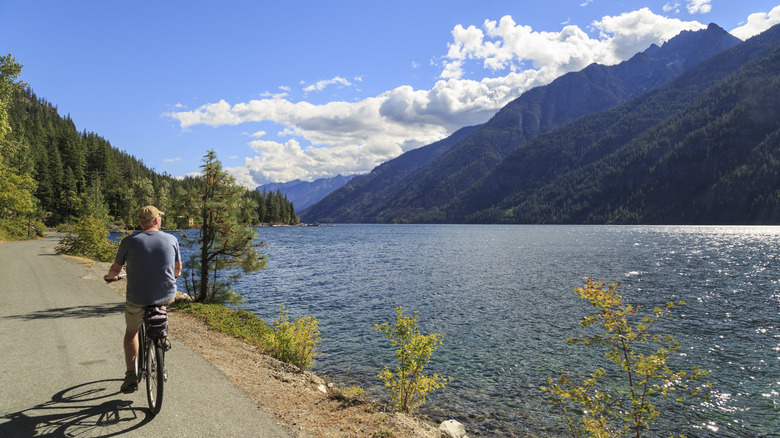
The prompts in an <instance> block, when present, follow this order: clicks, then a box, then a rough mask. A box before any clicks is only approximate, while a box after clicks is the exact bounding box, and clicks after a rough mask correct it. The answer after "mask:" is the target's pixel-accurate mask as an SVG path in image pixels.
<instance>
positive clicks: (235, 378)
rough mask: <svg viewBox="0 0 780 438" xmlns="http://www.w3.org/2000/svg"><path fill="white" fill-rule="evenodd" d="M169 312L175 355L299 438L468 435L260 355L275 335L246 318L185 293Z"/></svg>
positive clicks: (83, 261) (92, 275) (103, 265)
mask: <svg viewBox="0 0 780 438" xmlns="http://www.w3.org/2000/svg"><path fill="white" fill-rule="evenodd" d="M61 257H65V258H67V259H70V260H72V261H74V262H75V263H77V264H79V265H81V266H82V267H83V268H85V269H87V271H89V275H87V276H86V277H85V278H86V279H91V280H94V281H99V282H100V283H104V282H103V281H102V276H103V274H104V273H105V271H107V270H108V265H109V263H107V262H100V261H95V260H92V259H88V258H84V257H79V256H72V255H61ZM104 284H105V283H104ZM107 287H108V288H110V289H112V290H113V291H114V292H116V293H118V294H122V295H123V294H124V293H125V287H126V285H125V283H124V282H115V283H110V284H107ZM170 310H171V312H170V315H171V324H170V326H171V334H170V338H171V339H172V340H173V341H174V348H176V347H175V343H176V342H181V343H183V344H186V345H187V346H189V347H190V348H192V349H193V350H194V351H195V352H197V353H199V354H200V355H201V356H203V357H204V358H205V359H206V360H208V361H209V362H211V363H212V364H213V365H214V366H215V367H216V368H218V369H219V370H220V371H221V372H222V373H223V374H225V375H226V376H227V377H228V378H229V379H230V380H231V382H232V383H233V384H234V385H236V386H237V387H238V388H240V389H241V390H243V391H244V392H246V393H247V394H248V395H249V396H250V398H251V399H252V401H253V402H255V404H256V405H257V406H258V407H260V408H261V409H263V410H264V411H265V412H266V413H268V414H269V415H271V416H273V417H274V419H275V420H276V421H277V422H279V423H280V424H281V425H283V426H285V427H286V428H288V429H289V430H290V431H291V433H292V434H293V435H294V436H297V437H317V438H336V437H410V438H434V437H435V438H438V437H442V436H446V437H459V438H462V437H465V429H464V428H463V426H462V425H460V424H459V423H457V422H454V421H451V420H448V421H445V422H444V423H442V425H440V426H437V425H435V424H433V423H432V422H431V421H429V420H427V419H425V418H422V417H418V416H412V415H407V414H405V413H402V412H399V411H397V410H395V409H394V408H393V407H392V406H390V405H389V404H388V403H385V402H382V401H379V400H374V399H371V398H369V397H368V396H367V395H366V394H365V392H364V390H363V389H362V388H360V387H359V386H354V385H352V384H350V382H346V381H342V379H339V378H333V379H331V378H330V377H328V376H326V377H321V376H317V375H316V374H314V373H311V372H308V371H303V372H302V371H301V370H300V369H299V368H298V367H296V366H294V365H291V364H289V363H285V362H282V361H279V360H277V359H274V358H273V357H271V356H270V355H269V354H268V353H267V352H266V351H264V349H263V348H262V342H263V341H262V336H263V334H267V333H268V332H270V331H271V330H272V329H271V327H270V326H269V324H268V323H266V322H265V321H263V320H262V319H261V318H260V317H258V316H257V315H254V314H252V313H250V312H248V311H246V310H243V309H231V308H228V307H227V306H224V305H222V304H200V303H192V302H191V300H190V298H189V297H188V296H187V295H186V294H183V293H181V292H179V293H178V295H177V301H176V303H175V304H174V305H173V306H172V308H171V309H170ZM453 430H454V431H453Z"/></svg>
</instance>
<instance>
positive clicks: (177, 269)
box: [173, 260, 181, 278]
mask: <svg viewBox="0 0 780 438" xmlns="http://www.w3.org/2000/svg"><path fill="white" fill-rule="evenodd" d="M179 275H181V260H178V261H176V263H175V264H174V265H173V276H174V278H179Z"/></svg>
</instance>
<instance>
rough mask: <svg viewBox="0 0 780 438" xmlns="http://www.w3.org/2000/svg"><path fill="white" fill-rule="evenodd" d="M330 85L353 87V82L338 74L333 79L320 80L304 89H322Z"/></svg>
mask: <svg viewBox="0 0 780 438" xmlns="http://www.w3.org/2000/svg"><path fill="white" fill-rule="evenodd" d="M330 85H341V86H343V87H351V86H352V82H350V81H348V80H346V79H344V78H342V77H341V76H336V77H335V78H333V79H326V80H324V81H319V82H317V83H316V84H313V85H309V86H308V87H306V88H304V89H303V91H305V92H307V93H308V92H310V91H322V90H324V89H325V88H326V87H328V86H330Z"/></svg>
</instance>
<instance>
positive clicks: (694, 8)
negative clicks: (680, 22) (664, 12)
mask: <svg viewBox="0 0 780 438" xmlns="http://www.w3.org/2000/svg"><path fill="white" fill-rule="evenodd" d="M687 8H688V12H689V13H691V14H707V13H709V12H710V11H712V0H688V5H687Z"/></svg>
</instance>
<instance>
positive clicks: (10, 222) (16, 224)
mask: <svg viewBox="0 0 780 438" xmlns="http://www.w3.org/2000/svg"><path fill="white" fill-rule="evenodd" d="M30 225H31V224H30V222H29V220H27V219H24V218H20V217H15V218H8V219H0V240H23V239H30V238H35V237H42V236H43V235H44V232H45V231H46V227H44V225H43V222H41V221H36V222H33V223H32V227H33V228H32V229H30Z"/></svg>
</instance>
